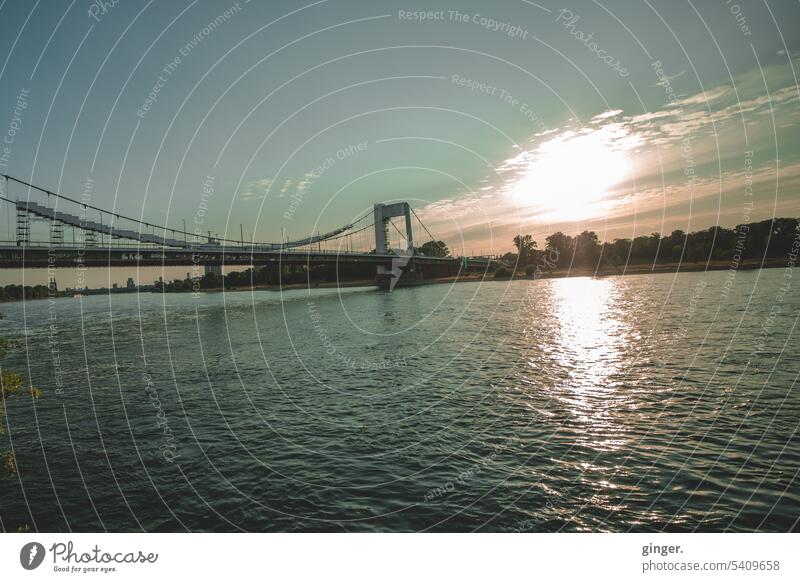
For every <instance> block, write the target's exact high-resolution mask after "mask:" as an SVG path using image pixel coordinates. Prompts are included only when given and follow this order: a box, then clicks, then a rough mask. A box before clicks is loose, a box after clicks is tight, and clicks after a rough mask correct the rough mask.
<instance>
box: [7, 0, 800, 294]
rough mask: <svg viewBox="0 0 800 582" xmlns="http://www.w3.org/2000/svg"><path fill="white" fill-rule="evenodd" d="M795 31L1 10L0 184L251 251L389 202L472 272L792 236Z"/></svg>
mask: <svg viewBox="0 0 800 582" xmlns="http://www.w3.org/2000/svg"><path fill="white" fill-rule="evenodd" d="M797 22H800V3H798V2H796V1H794V0H791V1H790V0H782V1H776V0H767V1H764V2H760V3H759V2H740V3H739V4H737V3H734V2H729V1H726V0H719V1H709V2H698V1H696V2H684V1H681V0H669V1H666V0H664V1H653V0H644V1H642V2H635V3H634V2H628V1H614V2H611V1H607V2H590V1H586V2H584V1H581V2H578V1H575V2H570V3H555V2H550V1H548V0H542V1H541V2H530V1H527V0H507V1H502V2H496V3H486V2H476V1H459V2H451V3H446V2H413V1H411V2H386V1H375V2H369V3H365V2H355V1H349V0H348V1H335V0H328V1H325V0H322V1H316V2H308V3H305V2H269V3H262V2H255V1H253V2H246V1H240V2H238V3H237V2H232V3H230V2H224V1H218V2H202V1H195V2H182V3H177V2H160V3H156V2H152V1H151V2H131V1H127V0H117V2H116V3H114V2H106V3H105V4H103V3H98V2H93V1H92V2H90V1H84V0H80V1H79V0H74V1H72V2H66V1H65V2H59V3H55V2H43V1H22V0H0V28H1V29H2V34H0V49H2V50H0V133H2V134H3V137H2V138H1V139H3V144H0V146H1V147H2V148H4V149H0V172H2V173H7V174H10V175H13V176H16V177H20V178H22V179H24V180H27V181H31V182H33V183H35V184H37V185H41V186H43V187H46V188H49V189H50V190H53V191H57V192H59V193H63V194H66V195H69V196H72V197H74V198H82V197H83V198H85V199H86V200H91V203H92V204H95V205H97V206H99V207H103V208H107V209H109V210H112V211H114V212H118V213H121V214H127V215H131V216H136V217H141V218H142V219H143V220H146V221H149V222H153V223H157V224H166V225H169V226H173V227H181V225H182V224H183V221H184V220H185V221H186V223H187V224H188V225H192V228H194V225H197V227H198V228H200V229H202V230H203V231H206V230H210V231H212V232H215V233H217V234H218V235H219V236H227V237H229V238H234V239H238V238H239V236H240V234H239V233H240V225H241V229H242V230H243V231H244V232H245V233H246V234H245V236H246V237H247V238H251V237H252V238H255V239H256V240H261V241H275V240H280V237H281V233H282V232H283V233H285V234H286V236H287V237H289V238H300V237H302V236H306V235H308V234H309V233H311V232H317V231H323V232H324V231H327V230H330V229H333V228H335V227H337V226H339V225H341V224H345V223H348V222H349V221H351V220H352V219H353V218H355V217H357V216H360V215H361V214H363V213H364V212H366V211H369V210H370V209H371V207H372V205H373V203H375V202H380V201H391V200H408V201H410V202H411V203H412V205H413V207H414V208H415V209H416V211H417V212H418V214H419V215H420V216H421V217H422V219H423V220H424V222H425V223H426V225H428V227H429V229H430V230H431V231H432V232H433V233H435V235H436V236H437V237H440V238H442V239H443V240H445V241H446V242H447V243H448V244H449V246H450V247H451V249H454V250H457V251H461V250H463V251H464V252H466V253H467V254H477V253H489V252H493V253H502V252H505V251H508V250H510V249H511V247H512V243H511V240H512V238H513V236H514V235H515V234H519V233H523V234H527V233H531V234H533V235H534V238H536V239H537V240H539V241H543V239H544V237H545V236H547V235H548V234H550V233H552V232H554V231H556V230H562V231H564V232H567V233H570V234H575V233H577V232H580V231H582V230H584V229H589V230H595V231H596V232H597V233H598V235H599V237H600V239H601V240H609V241H610V240H613V239H614V238H623V237H624V238H630V237H633V236H638V235H642V234H649V233H651V232H662V233H664V234H668V233H669V232H671V231H672V230H674V229H681V230H685V231H692V230H698V229H702V228H707V227H709V226H712V225H715V224H721V225H723V226H728V227H730V226H734V225H736V224H738V223H742V222H749V221H754V220H762V219H766V218H771V217H773V216H800V189H799V188H798V184H799V183H800V132H798V131H797V128H798V120H799V119H798V118H799V117H800V107H798V105H800V90H799V89H798V82H797V75H798V72H800V27H798V26H796V23H797ZM2 195H3V196H7V197H9V198H11V199H15V198H17V197H19V196H24V195H26V192H25V191H20V190H18V189H16V190H15V187H14V186H13V185H12V186H10V187H6V186H5V185H4V186H3V193H2ZM0 210H2V212H3V213H4V214H6V218H5V220H3V219H2V216H0V231H2V232H3V233H4V234H3V235H2V238H5V239H8V237H9V235H8V230H9V228H13V220H12V219H13V216H11V215H10V214H9V212H8V205H7V204H3V205H2V208H0ZM183 271H185V269H178V270H177V272H179V273H183ZM19 275H20V274H19V273H12V272H4V273H2V274H0V281H9V280H10V279H13V278H14V277H18V276H19ZM151 275H152V274H150V273H148V278H149V277H150V276H151ZM27 276H28V278H29V279H30V280H31V281H33V280H34V279H36V278H37V277H38V275H36V274H28V275H27ZM126 276H127V273H117V272H116V271H115V272H114V274H113V275H111V274H106V275H103V277H107V279H108V281H109V282H110V281H111V280H112V278H113V280H114V281H115V282H120V283H124V280H125V278H126ZM148 280H149V279H148ZM144 282H148V281H144Z"/></svg>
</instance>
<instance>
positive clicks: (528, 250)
mask: <svg viewBox="0 0 800 582" xmlns="http://www.w3.org/2000/svg"><path fill="white" fill-rule="evenodd" d="M514 246H515V247H517V255H518V256H519V266H521V267H524V266H525V265H527V264H528V263H530V262H531V259H532V258H533V255H534V253H535V250H536V241H535V240H533V237H532V236H531V235H529V234H524V235H522V234H518V235H517V236H515V237H514Z"/></svg>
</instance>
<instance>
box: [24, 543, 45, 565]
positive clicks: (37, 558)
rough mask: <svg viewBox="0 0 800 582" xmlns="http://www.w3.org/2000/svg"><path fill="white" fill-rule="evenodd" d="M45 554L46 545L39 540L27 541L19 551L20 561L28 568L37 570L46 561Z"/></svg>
mask: <svg viewBox="0 0 800 582" xmlns="http://www.w3.org/2000/svg"><path fill="white" fill-rule="evenodd" d="M44 554H45V552H44V546H43V545H42V544H40V543H39V542H30V543H27V544H25V545H24V546H22V549H21V550H20V552H19V563H20V564H22V567H23V568H25V569H26V570H35V569H36V568H38V567H39V566H40V565H41V564H42V561H44Z"/></svg>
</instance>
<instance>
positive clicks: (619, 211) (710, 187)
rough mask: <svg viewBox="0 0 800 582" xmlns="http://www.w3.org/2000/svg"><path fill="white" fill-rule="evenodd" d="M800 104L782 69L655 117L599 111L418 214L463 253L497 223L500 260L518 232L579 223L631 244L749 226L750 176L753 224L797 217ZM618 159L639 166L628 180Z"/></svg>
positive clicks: (685, 100)
mask: <svg viewBox="0 0 800 582" xmlns="http://www.w3.org/2000/svg"><path fill="white" fill-rule="evenodd" d="M679 75H680V74H679ZM799 103H800V96H799V95H798V88H797V86H796V85H795V81H794V76H793V74H792V71H791V68H790V66H789V64H788V63H786V64H784V65H782V66H771V67H766V68H764V69H763V70H755V71H750V72H748V73H746V74H744V75H742V76H740V77H737V78H736V79H735V80H734V83H729V84H722V85H719V86H714V87H710V88H708V89H707V90H705V91H702V92H699V93H697V94H693V95H687V96H684V97H681V98H679V99H678V100H677V101H675V102H672V103H670V104H669V105H666V106H663V107H660V108H658V109H655V110H653V111H647V112H644V113H636V114H630V113H629V114H627V115H626V114H625V112H624V111H623V110H621V109H609V110H606V111H601V112H599V113H597V114H596V115H594V116H593V117H591V118H590V121H589V123H587V124H586V125H584V126H576V125H575V124H574V122H571V124H570V125H568V126H564V127H561V128H553V129H552V130H549V131H548V132H546V133H542V134H538V135H535V136H534V137H533V140H532V141H531V142H530V144H528V145H527V146H526V148H523V149H515V150H513V149H512V150H511V151H510V152H509V153H510V157H509V158H508V159H507V160H505V161H503V162H501V163H500V164H499V166H498V168H497V175H496V176H490V179H489V181H488V182H487V183H485V184H484V183H482V184H480V185H479V186H480V189H479V191H478V192H477V193H476V192H468V193H465V194H464V196H462V197H459V198H457V199H456V200H454V201H452V202H448V203H447V204H441V203H440V204H432V205H429V206H427V207H425V208H424V209H422V210H421V211H420V214H421V215H422V216H423V220H425V221H426V223H429V222H430V223H431V225H432V226H433V227H435V228H437V229H440V230H441V231H442V232H449V233H450V235H451V236H453V237H467V236H468V237H469V238H470V240H468V241H467V243H466V244H467V246H469V245H471V244H475V245H476V247H477V246H481V245H486V244H488V242H490V241H489V239H488V238H487V237H486V235H481V234H479V233H480V232H481V231H480V229H481V225H483V226H484V227H487V225H491V227H492V233H493V234H492V237H491V238H492V239H493V240H494V244H498V243H499V245H500V246H499V248H497V250H498V251H505V250H508V249H509V248H510V241H511V237H512V236H513V234H514V233H519V232H532V233H544V234H549V233H550V232H552V231H553V230H554V229H563V230H565V231H567V230H569V229H570V228H571V227H572V226H575V225H576V224H577V223H578V222H580V224H581V225H582V226H583V227H586V226H587V225H593V227H595V228H598V232H601V231H602V232H603V235H604V236H603V237H601V238H604V237H605V238H609V237H610V238H613V237H615V236H628V235H629V234H630V232H629V231H625V229H630V228H632V227H633V225H635V228H637V229H638V228H642V227H643V225H645V226H646V227H647V228H650V229H655V230H661V229H662V228H663V229H664V230H665V231H667V232H669V231H670V230H671V228H672V227H673V226H674V227H678V228H686V225H687V224H689V223H691V227H692V228H693V229H696V228H705V227H707V226H710V225H711V224H716V223H717V222H719V221H721V222H722V223H724V224H727V223H730V225H733V224H735V223H737V222H743V220H742V218H743V216H744V214H745V212H744V210H743V209H745V207H744V203H745V201H746V198H745V197H744V195H743V188H744V181H745V179H746V178H747V179H750V180H752V190H753V199H754V200H756V201H757V202H758V203H757V205H756V207H755V209H754V210H753V216H752V217H751V218H752V220H760V219H763V218H768V217H770V216H772V215H773V213H781V214H784V215H794V216H796V215H799V214H800V151H799V150H798V145H797V144H798V142H797V139H796V128H797V127H798V126H800V107H798V104H799ZM773 118H774V123H773ZM748 150H753V151H755V156H754V167H753V169H752V171H751V170H747V171H746V170H745V168H744V165H745V152H746V151H748ZM573 154H574V155H573ZM619 154H623V155H624V156H625V157H627V158H628V159H629V160H630V163H631V166H632V167H631V171H630V172H628V173H627V174H626V175H624V176H622V174H625V172H624V171H623V170H624V164H622V163H621V162H620V160H621V158H620V157H619ZM571 158H574V159H572V160H571ZM570 160H571V161H570ZM559 175H563V176H564V179H563V180H561V181H559V180H558V179H557V177H558V176H559ZM570 185H572V186H570ZM488 196H493V197H492V198H487V197H488ZM570 200H572V201H573V202H576V204H571V203H569V201H570ZM704 221H706V223H705V224H704ZM726 221H727V222H726ZM437 232H439V230H437ZM502 232H505V233H506V234H505V235H502V234H500V233H502ZM481 236H483V238H482V239H481V240H475V237H477V238H479V239H480V238H481ZM500 241H502V242H500Z"/></svg>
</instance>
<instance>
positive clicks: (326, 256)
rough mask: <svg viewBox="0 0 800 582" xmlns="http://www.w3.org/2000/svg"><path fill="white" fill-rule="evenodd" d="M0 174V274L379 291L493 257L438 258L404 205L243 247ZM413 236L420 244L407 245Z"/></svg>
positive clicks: (487, 265)
mask: <svg viewBox="0 0 800 582" xmlns="http://www.w3.org/2000/svg"><path fill="white" fill-rule="evenodd" d="M0 176H2V180H3V181H4V184H3V185H4V189H3V192H2V195H0V203H2V205H3V206H4V208H3V210H5V212H4V213H5V214H6V226H7V231H6V232H7V234H6V236H5V237H4V238H5V240H0V268H2V269H20V268H76V267H128V266H129V267H146V266H151V267H152V266H154V267H168V266H186V265H194V266H202V267H203V269H204V271H205V273H206V274H208V273H217V274H220V273H221V272H222V269H223V268H224V267H225V266H252V267H262V268H267V269H273V270H278V272H280V269H281V268H282V267H283V266H289V267H293V266H298V267H300V268H312V267H315V266H320V265H328V266H332V267H334V268H335V269H336V273H337V278H339V276H340V275H341V276H342V278H359V277H360V278H363V277H365V276H374V277H375V278H376V281H377V282H378V284H379V285H381V286H389V287H394V286H395V285H396V284H398V283H399V284H400V285H404V284H414V283H417V282H422V281H424V280H427V279H435V278H442V277H448V276H456V275H460V274H464V273H466V272H471V273H480V272H487V271H492V270H494V268H495V266H496V263H495V261H494V260H493V258H492V257H468V256H464V254H463V253H462V255H461V256H435V255H439V254H441V252H436V251H437V250H438V249H439V241H440V240H441V239H438V238H436V237H435V236H434V235H433V234H432V233H431V232H430V230H429V229H428V228H427V226H425V224H424V223H423V222H422V221H421V220H420V218H419V216H418V215H417V213H416V212H415V211H414V209H413V208H411V206H410V204H409V203H408V202H392V203H376V204H375V205H374V207H373V209H372V210H371V211H368V212H365V213H364V214H363V215H361V216H360V217H358V218H357V219H355V220H353V221H352V222H351V223H349V224H345V225H342V226H339V227H338V228H335V229H332V230H329V231H327V232H325V233H309V234H308V235H307V236H304V237H302V238H299V239H295V240H284V238H285V237H284V236H283V235H282V236H281V240H280V241H279V242H256V241H255V240H246V239H245V237H244V231H243V229H242V227H241V226H240V237H239V239H238V240H234V239H230V238H226V237H218V236H216V235H215V234H214V233H212V232H208V231H207V232H205V233H200V232H199V231H198V230H195V231H193V232H192V231H189V230H187V229H186V226H185V221H184V222H183V226H182V227H181V228H174V227H170V226H167V225H165V224H164V225H159V224H154V223H152V222H148V221H145V220H142V219H141V218H135V217H130V216H125V215H122V214H119V213H116V212H113V211H109V210H106V209H102V208H99V207H97V206H94V205H92V204H90V203H89V202H88V201H86V200H79V199H76V198H73V197H69V196H66V195H63V194H59V193H56V192H53V191H51V190H48V189H47V188H43V187H40V186H36V185H34V184H31V183H29V182H27V181H25V180H21V179H19V178H15V177H13V176H10V175H6V174H0ZM12 186H13V188H12ZM12 189H14V190H17V196H16V198H13V197H12ZM420 232H421V233H424V236H421V237H419V239H417V238H415V235H416V234H419V233H420ZM420 240H421V241H422V243H421V244H420ZM443 242H445V243H446V241H443ZM425 243H434V244H432V245H426V244H425ZM451 248H453V247H451ZM420 249H428V250H429V252H424V250H420ZM277 278H278V280H279V277H277Z"/></svg>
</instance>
